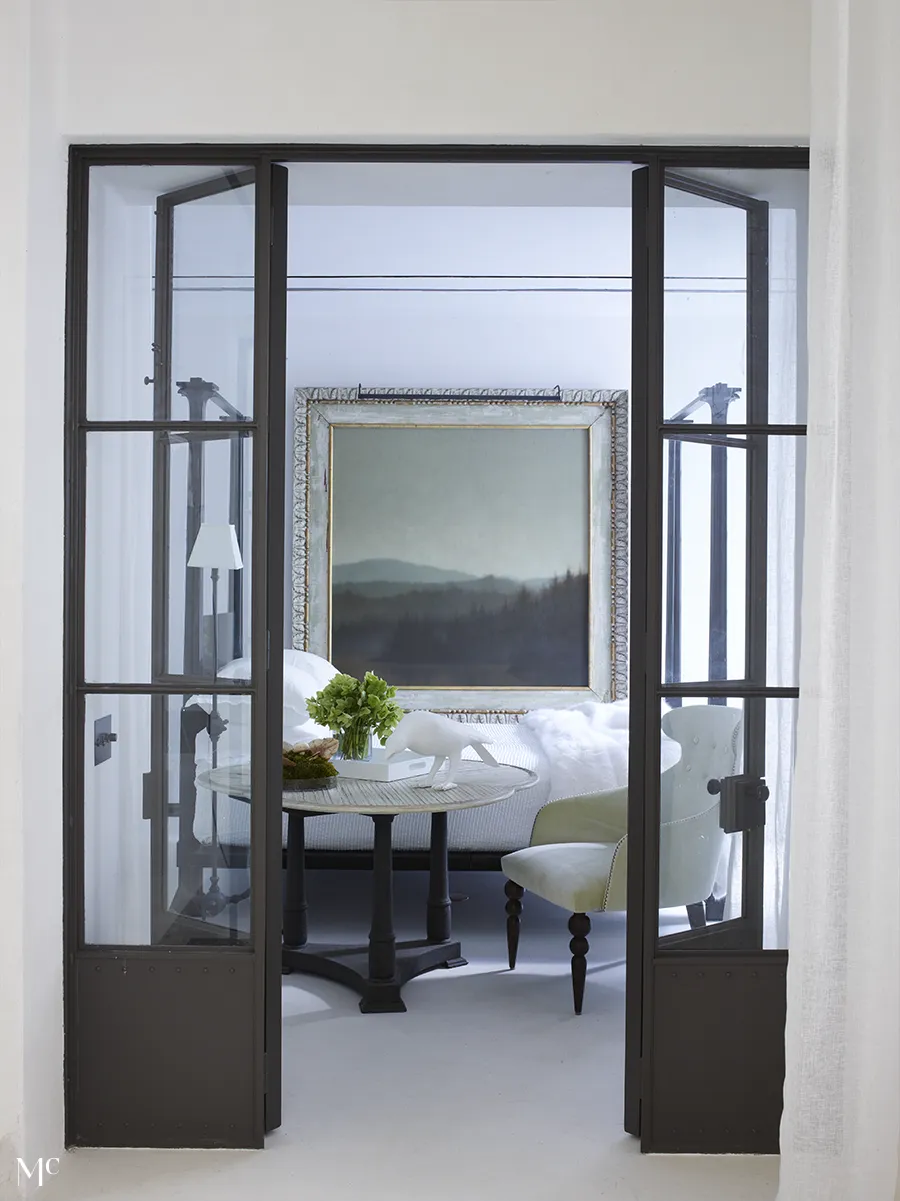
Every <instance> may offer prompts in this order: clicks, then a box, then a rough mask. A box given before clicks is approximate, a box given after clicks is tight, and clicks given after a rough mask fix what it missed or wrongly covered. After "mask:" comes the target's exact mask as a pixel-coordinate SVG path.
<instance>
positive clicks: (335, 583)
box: [331, 560, 589, 688]
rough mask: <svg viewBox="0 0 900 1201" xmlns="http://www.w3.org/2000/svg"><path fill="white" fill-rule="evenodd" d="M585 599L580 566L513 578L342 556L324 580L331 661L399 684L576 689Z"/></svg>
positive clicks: (583, 658) (583, 656)
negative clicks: (345, 560)
mask: <svg viewBox="0 0 900 1201" xmlns="http://www.w3.org/2000/svg"><path fill="white" fill-rule="evenodd" d="M379 577H380V578H379ZM436 577H437V578H436ZM588 603H589V602H588V577H587V574H586V573H584V572H578V573H572V572H568V573H567V574H566V575H565V576H562V577H558V578H555V579H552V580H534V581H526V582H522V581H517V580H511V579H501V578H497V577H494V576H486V577H483V578H477V577H473V576H466V575H465V574H463V573H461V572H446V571H437V570H436V569H431V568H425V567H420V566H419V565H417V564H409V563H399V562H395V561H390V560H381V561H370V562H369V563H365V564H363V563H359V564H350V565H347V566H346V567H342V568H336V569H335V573H334V578H333V580H332V647H331V657H332V662H333V663H334V664H335V666H336V667H338V668H339V670H341V671H346V672H349V673H350V674H351V675H357V676H359V675H360V674H361V673H362V672H364V671H366V670H371V671H374V672H377V674H378V675H380V676H383V677H384V678H385V679H387V680H389V681H390V682H391V683H392V684H396V685H397V686H399V687H410V688H429V687H431V688H435V687H448V688H504V687H509V688H515V687H526V688H583V687H586V686H587V684H588V640H589V621H588Z"/></svg>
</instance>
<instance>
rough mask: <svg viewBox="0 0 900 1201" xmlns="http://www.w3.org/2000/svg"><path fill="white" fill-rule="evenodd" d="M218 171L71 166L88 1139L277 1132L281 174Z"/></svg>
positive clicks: (70, 880) (79, 946) (75, 892)
mask: <svg viewBox="0 0 900 1201" xmlns="http://www.w3.org/2000/svg"><path fill="white" fill-rule="evenodd" d="M221 157H222V158H225V160H226V161H225V164H224V165H222V164H221V162H220V158H219V157H217V156H216V153H215V152H214V151H213V152H210V151H208V150H207V151H201V152H199V153H198V160H197V162H196V163H193V162H192V163H185V161H184V158H183V156H180V157H179V158H178V161H173V162H171V163H167V162H166V161H165V157H164V156H157V157H156V158H155V160H154V165H152V166H145V165H142V164H140V165H139V160H138V162H136V163H135V164H134V165H122V166H111V167H110V166H104V165H101V164H100V163H97V164H92V163H91V161H90V157H89V156H87V155H80V154H73V157H72V161H71V164H70V235H69V237H70V240H69V263H68V268H69V293H68V305H67V307H68V312H67V405H68V428H67V438H68V443H67V472H68V494H67V514H66V522H67V563H66V568H67V588H66V606H67V614H66V647H65V662H66V680H67V689H66V693H67V697H66V714H65V719H66V721H65V729H64V753H65V764H66V776H65V783H66V791H65V798H64V806H65V812H66V844H65V856H66V864H65V868H66V872H65V890H66V910H65V915H66V931H65V933H66V1106H67V1141H68V1143H69V1145H102V1146H117V1145H124V1146H135V1145H138V1146H236V1147H251V1146H261V1145H262V1141H263V1136H264V1133H265V1131H266V1130H267V1129H271V1128H273V1127H274V1126H277V1125H278V1124H279V1123H280V1105H281V1097H280V1085H281V1080H280V1059H281V1009H280V1000H281V994H280V911H281V905H280V895H281V893H280V890H281V806H280V801H281V788H280V778H281V764H280V743H281V707H282V701H281V694H282V683H281V656H280V655H277V654H276V655H274V656H271V657H270V655H269V647H270V645H271V643H272V641H273V640H274V645H275V646H276V647H278V646H280V645H281V642H282V631H283V586H282V580H283V563H284V550H283V545H284V521H283V504H282V496H283V490H284V429H285V422H284V386H285V379H284V363H285V306H286V243H287V175H286V171H285V169H284V168H283V167H280V166H277V165H275V164H273V163H272V162H271V161H270V160H269V159H267V158H263V157H257V156H254V155H249V156H242V160H240V159H235V160H234V163H233V165H232V164H231V163H229V162H228V156H227V155H222V156H221ZM226 664H230V665H231V667H230V668H228V667H226V671H225V676H224V677H223V676H220V675H219V672H220V670H221V669H222V668H223V667H224V666H225V665H226ZM270 714H271V715H272V716H271V720H270ZM236 763H241V764H245V765H246V764H249V770H250V771H251V774H252V779H253V796H254V800H253V802H252V804H247V803H237V802H235V801H234V800H233V799H232V798H231V797H230V796H228V794H227V789H224V788H222V787H221V786H219V787H218V788H217V787H216V785H215V782H212V783H211V782H210V778H209V775H208V773H209V772H210V771H214V770H216V769H222V768H223V767H226V768H227V767H228V766H229V765H232V764H236Z"/></svg>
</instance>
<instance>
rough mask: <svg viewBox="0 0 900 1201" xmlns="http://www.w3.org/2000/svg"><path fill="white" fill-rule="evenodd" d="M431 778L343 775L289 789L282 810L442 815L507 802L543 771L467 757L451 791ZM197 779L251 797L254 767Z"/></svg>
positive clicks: (237, 766) (234, 766)
mask: <svg viewBox="0 0 900 1201" xmlns="http://www.w3.org/2000/svg"><path fill="white" fill-rule="evenodd" d="M425 778H426V777H424V776H418V777H414V778H413V779H411V780H392V781H390V783H386V782H383V781H381V780H351V779H348V778H346V777H338V780H337V785H336V787H334V788H321V789H319V788H314V789H308V790H303V791H301V792H285V793H284V795H283V798H282V806H281V807H282V809H302V810H304V811H308V812H312V813H365V814H368V815H369V816H370V817H373V816H378V815H379V814H381V813H441V812H443V811H449V810H452V809H473V808H475V807H476V806H477V805H493V804H494V803H495V802H496V801H505V800H507V799H508V798H509V797H511V796H512V795H513V793H514V792H518V791H520V790H521V789H523V788H531V786H532V785H533V784H536V783H537V780H538V777H537V774H536V773H535V772H533V771H529V770H528V768H526V767H510V766H508V765H507V764H501V765H500V766H499V767H491V766H489V765H488V764H487V763H482V762H481V761H480V760H469V759H464V760H463V761H462V763H461V764H460V765H459V769H458V771H457V773H456V784H455V786H454V787H453V788H451V789H448V790H447V791H442V790H440V789H436V788H422V787H421V785H422V782H423V781H424V780H425ZM197 783H198V784H201V785H202V786H203V787H204V788H211V789H213V791H215V792H224V793H227V794H228V795H229V796H234V797H240V798H241V799H243V800H249V799H250V765H249V763H235V764H232V765H230V766H228V767H217V768H214V769H213V770H212V771H208V772H203V773H202V774H201V775H199V776H198V777H197Z"/></svg>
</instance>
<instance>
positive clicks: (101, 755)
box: [94, 714, 119, 767]
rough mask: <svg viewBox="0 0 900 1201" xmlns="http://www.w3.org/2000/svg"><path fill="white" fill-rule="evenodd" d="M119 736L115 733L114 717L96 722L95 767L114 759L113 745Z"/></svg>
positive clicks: (101, 718)
mask: <svg viewBox="0 0 900 1201" xmlns="http://www.w3.org/2000/svg"><path fill="white" fill-rule="evenodd" d="M118 738H119V735H118V734H114V733H113V728H112V717H111V716H110V715H109V714H107V716H106V717H98V718H97V720H96V721H95V722H94V767H96V766H97V765H98V764H100V763H105V762H106V760H107V759H110V758H112V745H111V744H112V743H114V742H117V741H118Z"/></svg>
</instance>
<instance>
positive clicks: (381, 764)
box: [331, 747, 434, 784]
mask: <svg viewBox="0 0 900 1201" xmlns="http://www.w3.org/2000/svg"><path fill="white" fill-rule="evenodd" d="M331 762H332V763H333V764H334V766H335V767H336V768H337V770H338V775H340V776H344V777H345V778H346V779H349V780H381V781H383V782H384V783H387V784H389V783H390V782H391V781H392V780H410V779H412V778H413V777H414V776H425V775H427V774H428V773H429V772H430V771H431V767H432V764H433V763H434V756H432V755H414V754H413V753H412V751H403V752H402V753H401V754H399V755H395V756H394V758H393V759H388V757H387V755H386V754H385V751H384V748H383V747H376V748H375V749H374V750H373V751H372V754H371V757H370V758H368V759H341V758H340V757H339V756H335V758H334V759H332V761H331Z"/></svg>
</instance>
